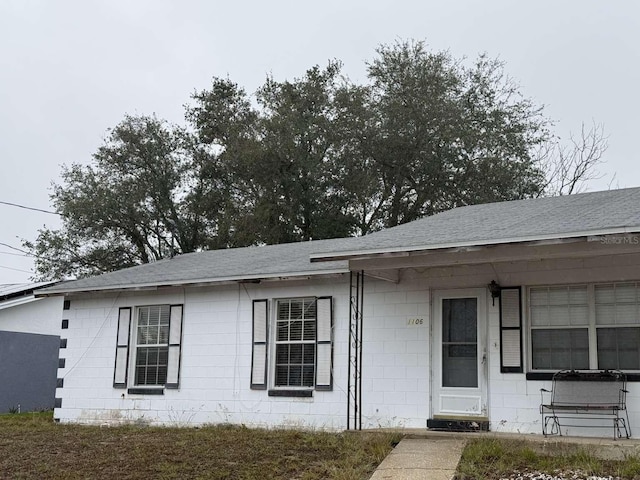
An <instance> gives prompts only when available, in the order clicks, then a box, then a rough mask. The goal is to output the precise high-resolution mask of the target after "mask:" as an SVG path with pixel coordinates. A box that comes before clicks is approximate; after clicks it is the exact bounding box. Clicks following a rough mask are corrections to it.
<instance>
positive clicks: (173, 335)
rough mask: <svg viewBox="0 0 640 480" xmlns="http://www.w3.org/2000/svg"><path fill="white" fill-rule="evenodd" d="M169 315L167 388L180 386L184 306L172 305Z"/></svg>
mask: <svg viewBox="0 0 640 480" xmlns="http://www.w3.org/2000/svg"><path fill="white" fill-rule="evenodd" d="M170 308H171V313H170V315H169V359H168V362H167V382H166V384H165V387H166V388H178V387H179V385H180V344H181V343H182V310H183V308H182V305H171V307H170Z"/></svg>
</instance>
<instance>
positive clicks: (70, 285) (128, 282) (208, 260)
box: [39, 239, 348, 294]
mask: <svg viewBox="0 0 640 480" xmlns="http://www.w3.org/2000/svg"><path fill="white" fill-rule="evenodd" d="M343 241H345V239H336V240H317V241H313V242H299V243H285V244H280V245H269V246H262V247H244V248H229V249H223V250H210V251H205V252H197V253H188V254H184V255H178V256H176V257H174V258H171V259H166V260H160V261H157V262H153V263H148V264H144V265H138V266H136V267H131V268H125V269H123V270H118V271H116V272H110V273H105V274H102V275H98V276H95V277H89V278H83V279H80V280H74V281H70V282H64V283H61V284H59V285H56V286H54V287H51V288H47V289H44V290H42V291H40V292H39V293H40V294H53V293H64V292H73V291H90V290H110V289H120V288H136V287H137V288H140V287H145V286H160V285H184V284H194V283H209V282H222V281H234V280H249V279H259V278H278V277H282V276H300V275H321V274H331V273H336V272H347V271H348V266H347V262H346V261H337V262H327V263H324V262H323V263H320V264H317V263H310V262H309V256H310V255H311V253H313V252H317V251H319V250H327V249H332V248H333V245H336V247H337V243H339V242H343Z"/></svg>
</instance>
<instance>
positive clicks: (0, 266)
mask: <svg viewBox="0 0 640 480" xmlns="http://www.w3.org/2000/svg"><path fill="white" fill-rule="evenodd" d="M0 268H6V269H7V270H14V271H16V272H24V273H33V272H31V271H29V270H20V269H19V268H12V267H5V266H4V265H0Z"/></svg>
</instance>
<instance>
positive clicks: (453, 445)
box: [371, 437, 465, 480]
mask: <svg viewBox="0 0 640 480" xmlns="http://www.w3.org/2000/svg"><path fill="white" fill-rule="evenodd" d="M464 445H465V440H464V439H463V438H443V437H440V438H403V439H402V440H401V441H400V443H399V444H398V445H397V446H396V448H394V449H393V450H392V451H391V453H390V454H389V455H387V457H386V458H385V459H384V460H383V461H382V463H381V464H380V465H379V466H378V468H377V470H376V471H375V472H374V473H373V475H372V476H371V480H451V479H452V478H453V475H454V473H455V472H456V468H457V466H458V462H459V461H460V455H461V454H462V449H463V448H464Z"/></svg>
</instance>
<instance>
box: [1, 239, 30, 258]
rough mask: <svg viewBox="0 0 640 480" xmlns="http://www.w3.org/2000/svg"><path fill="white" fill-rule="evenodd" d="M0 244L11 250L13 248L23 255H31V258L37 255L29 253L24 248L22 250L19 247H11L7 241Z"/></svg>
mask: <svg viewBox="0 0 640 480" xmlns="http://www.w3.org/2000/svg"><path fill="white" fill-rule="evenodd" d="M0 245H2V246H3V247H7V248H10V249H11V250H15V251H16V252H20V253H22V254H23V255H25V256H27V257H32V258H33V257H36V258H37V255H34V254H33V253H31V252H27V251H26V250H22V249H21V248H18V247H12V246H11V245H9V244H8V243H3V242H0Z"/></svg>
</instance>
